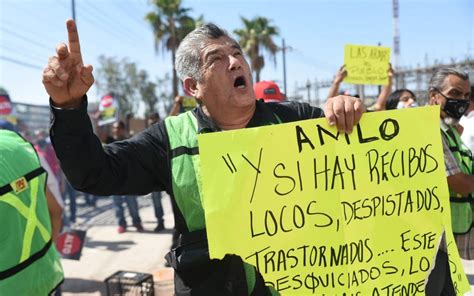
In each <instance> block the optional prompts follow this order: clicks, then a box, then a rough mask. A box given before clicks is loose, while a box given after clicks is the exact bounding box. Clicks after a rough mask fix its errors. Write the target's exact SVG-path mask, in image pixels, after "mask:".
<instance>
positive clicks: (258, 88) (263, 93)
mask: <svg viewBox="0 0 474 296" xmlns="http://www.w3.org/2000/svg"><path fill="white" fill-rule="evenodd" d="M253 91H254V92H255V96H256V97H257V99H263V100H264V101H265V102H281V101H283V99H284V98H285V97H284V96H283V95H282V94H281V92H280V88H279V87H278V85H277V84H276V83H275V82H273V81H260V82H257V83H255V84H254V85H253Z"/></svg>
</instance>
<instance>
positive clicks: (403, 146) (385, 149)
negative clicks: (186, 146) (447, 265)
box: [199, 107, 469, 295]
mask: <svg viewBox="0 0 474 296" xmlns="http://www.w3.org/2000/svg"><path fill="white" fill-rule="evenodd" d="M438 124H439V109H438V108H436V107H424V108H413V109H407V110H403V111H390V112H379V113H370V114H366V115H364V116H363V118H362V121H361V122H360V124H359V126H358V127H357V128H356V129H355V131H354V132H353V133H352V134H351V135H349V136H346V135H343V134H338V133H337V131H336V130H335V128H332V127H329V126H328V125H327V124H326V120H325V119H316V120H307V121H300V122H295V123H288V124H281V125H274V126H267V127H260V128H253V129H245V130H239V131H230V132H221V133H213V134H206V135H202V136H200V137H199V147H200V157H201V168H202V172H201V173H202V180H203V203H204V209H205V213H206V225H207V235H208V240H209V248H210V254H211V257H213V258H222V257H223V256H224V255H225V254H238V255H240V256H241V257H242V258H243V259H244V260H245V261H246V262H248V263H249V264H252V265H254V266H256V267H257V268H258V270H259V271H260V273H261V274H262V275H263V276H264V278H265V281H266V282H267V285H271V286H273V287H274V288H275V289H276V290H278V291H279V292H280V293H282V294H283V295H312V294H315V295H323V294H325V295H343V293H346V294H345V295H392V294H393V293H395V294H396V293H397V292H396V291H405V292H409V293H408V294H405V295H424V286H425V279H426V278H427V275H428V273H429V271H430V270H431V268H432V267H433V258H434V257H435V255H436V252H437V249H438V245H439V242H440V239H441V233H442V231H443V229H444V228H445V229H446V231H447V233H448V234H450V233H451V229H450V224H449V221H450V218H449V214H450V213H449V204H448V199H447V198H446V197H447V196H448V195H447V194H448V189H447V185H446V175H445V172H444V162H443V155H442V146H441V138H440V132H439V128H437V125H438ZM447 241H448V244H450V243H451V242H452V235H447ZM453 246H454V244H450V249H449V251H450V261H451V270H452V272H453V275H452V277H453V279H454V280H455V286H456V289H457V291H458V293H461V292H463V291H464V290H465V289H466V288H467V289H468V288H469V285H468V284H467V281H466V278H465V275H464V272H463V270H462V266H461V264H460V261H459V257H458V255H457V251H456V248H455V246H454V248H453ZM453 250H454V251H453Z"/></svg>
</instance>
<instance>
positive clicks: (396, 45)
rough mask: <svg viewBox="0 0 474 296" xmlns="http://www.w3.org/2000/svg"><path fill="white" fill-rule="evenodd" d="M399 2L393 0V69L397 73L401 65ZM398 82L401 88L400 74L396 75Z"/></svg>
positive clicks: (398, 86) (397, 86)
mask: <svg viewBox="0 0 474 296" xmlns="http://www.w3.org/2000/svg"><path fill="white" fill-rule="evenodd" d="M399 8H400V6H399V4H398V0H392V11H393V16H392V17H393V55H394V63H393V65H392V66H393V70H395V73H397V71H398V68H399V67H400V29H399V26H398V17H399ZM396 78H397V79H396V84H395V89H398V88H400V82H399V81H398V80H399V79H398V75H396Z"/></svg>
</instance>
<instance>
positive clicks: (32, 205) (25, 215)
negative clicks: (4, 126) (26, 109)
mask: <svg viewBox="0 0 474 296" xmlns="http://www.w3.org/2000/svg"><path fill="white" fill-rule="evenodd" d="M0 168H1V169H0V220H1V221H2V222H3V223H2V225H3V226H2V227H1V229H0V246H1V251H0V295H18V296H29V295H49V294H50V293H52V292H53V291H55V290H56V288H57V287H58V286H59V285H60V284H61V283H62V281H63V279H64V275H63V269H62V266H61V262H60V259H59V255H58V252H57V250H56V248H55V245H54V238H55V237H56V236H57V233H58V231H59V228H58V226H57V225H55V227H54V231H53V227H52V225H51V218H50V216H52V217H53V218H54V219H53V220H54V221H59V220H58V219H57V216H58V215H61V214H60V213H61V209H60V206H59V205H58V204H57V202H56V200H55V198H54V197H53V196H52V194H51V192H50V191H49V190H48V189H47V186H46V178H47V176H46V172H45V170H44V169H43V168H42V167H41V165H40V160H39V158H38V155H37V154H36V152H35V149H34V148H33V146H32V145H31V144H30V143H29V142H27V141H26V140H24V139H23V138H22V137H21V136H20V135H18V134H17V133H15V132H12V131H8V130H0Z"/></svg>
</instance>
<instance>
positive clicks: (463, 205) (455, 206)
mask: <svg viewBox="0 0 474 296" xmlns="http://www.w3.org/2000/svg"><path fill="white" fill-rule="evenodd" d="M442 132H443V134H444V136H445V139H446V140H447V144H448V146H449V150H450V151H451V152H452V153H453V156H454V158H455V159H456V162H457V163H458V165H459V167H460V169H461V171H462V172H463V173H465V174H472V171H473V168H472V158H471V157H470V155H471V151H470V150H469V148H467V147H466V146H465V145H464V144H463V142H462V140H461V138H460V137H459V135H458V133H457V131H455V130H454V129H453V127H451V126H448V130H447V131H443V130H442ZM449 194H450V201H451V202H450V206H451V225H452V229H453V233H455V234H465V233H467V232H469V231H470V229H471V227H472V222H473V213H472V207H471V202H472V201H473V196H472V193H470V194H469V195H467V196H462V195H461V194H458V193H456V192H454V191H453V190H451V189H450V190H449Z"/></svg>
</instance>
